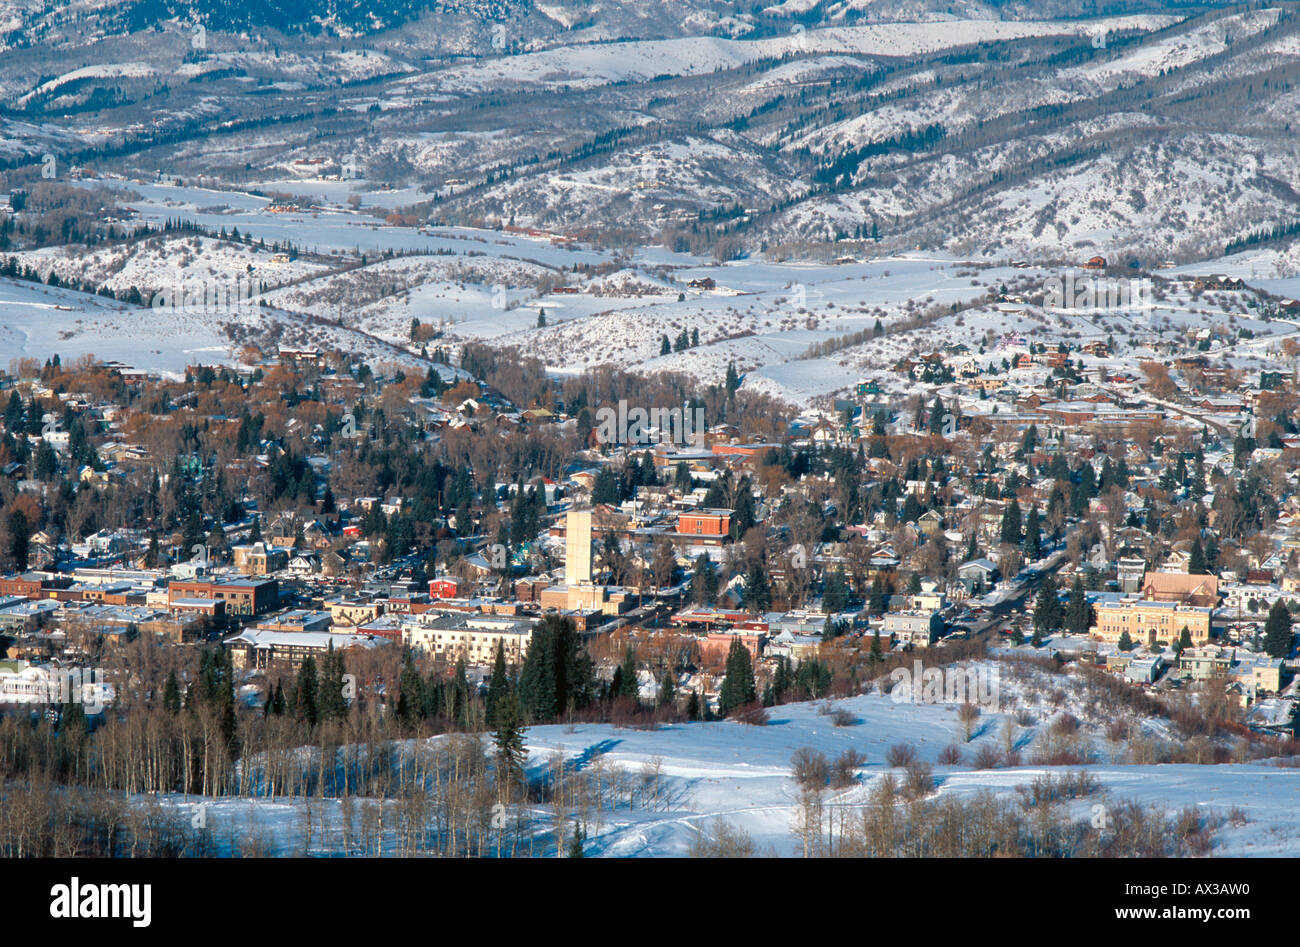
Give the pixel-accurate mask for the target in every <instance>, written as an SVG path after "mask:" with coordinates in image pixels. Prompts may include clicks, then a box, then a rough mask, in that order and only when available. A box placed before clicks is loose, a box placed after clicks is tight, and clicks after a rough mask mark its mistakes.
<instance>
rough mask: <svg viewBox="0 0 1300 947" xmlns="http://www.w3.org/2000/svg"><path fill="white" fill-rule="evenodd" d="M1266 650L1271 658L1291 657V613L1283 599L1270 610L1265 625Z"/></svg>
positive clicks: (1276, 602)
mask: <svg viewBox="0 0 1300 947" xmlns="http://www.w3.org/2000/svg"><path fill="white" fill-rule="evenodd" d="M1264 650H1265V651H1266V652H1267V653H1268V656H1269V657H1270V658H1286V657H1290V655H1291V612H1290V610H1289V609H1288V608H1287V607H1286V605H1285V604H1284V603H1283V602H1282V600H1281V599H1278V600H1277V601H1275V602H1274V603H1273V605H1272V606H1271V607H1270V608H1269V610H1268V620H1267V621H1266V622H1265V623H1264Z"/></svg>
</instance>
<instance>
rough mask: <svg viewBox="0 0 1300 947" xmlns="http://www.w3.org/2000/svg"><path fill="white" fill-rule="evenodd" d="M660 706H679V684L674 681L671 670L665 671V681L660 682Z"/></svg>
mask: <svg viewBox="0 0 1300 947" xmlns="http://www.w3.org/2000/svg"><path fill="white" fill-rule="evenodd" d="M659 706H660V707H668V708H674V707H676V706H677V682H676V681H674V680H673V672H672V671H671V670H665V671H664V676H663V679H662V680H661V681H660V682H659Z"/></svg>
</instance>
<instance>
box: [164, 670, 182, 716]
mask: <svg viewBox="0 0 1300 947" xmlns="http://www.w3.org/2000/svg"><path fill="white" fill-rule="evenodd" d="M163 709H164V710H166V711H167V712H168V713H169V714H171V715H172V716H173V717H174V716H176V715H177V714H178V713H180V712H181V686H180V682H179V681H177V680H176V672H175V671H174V670H173V671H168V672H167V683H166V684H165V685H163Z"/></svg>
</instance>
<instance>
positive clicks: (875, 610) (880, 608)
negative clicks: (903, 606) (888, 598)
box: [867, 572, 885, 615]
mask: <svg viewBox="0 0 1300 947" xmlns="http://www.w3.org/2000/svg"><path fill="white" fill-rule="evenodd" d="M867 609H868V610H869V611H870V612H871V614H873V615H883V614H884V613H885V581H884V580H883V579H882V578H881V577H880V573H879V572H877V573H876V577H875V578H874V579H872V580H871V594H870V595H869V596H868V597H867Z"/></svg>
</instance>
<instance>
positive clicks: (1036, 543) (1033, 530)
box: [1025, 504, 1043, 562]
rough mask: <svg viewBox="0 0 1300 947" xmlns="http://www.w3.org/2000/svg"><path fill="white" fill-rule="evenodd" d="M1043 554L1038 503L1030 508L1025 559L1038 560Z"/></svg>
mask: <svg viewBox="0 0 1300 947" xmlns="http://www.w3.org/2000/svg"><path fill="white" fill-rule="evenodd" d="M1042 556H1043V550H1042V531H1041V530H1040V529H1039V526H1038V505H1037V504H1035V505H1034V506H1032V507H1030V508H1029V517H1028V519H1027V520H1026V521H1025V560H1026V561H1028V562H1037V561H1038V560H1039V559H1041V558H1042Z"/></svg>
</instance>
